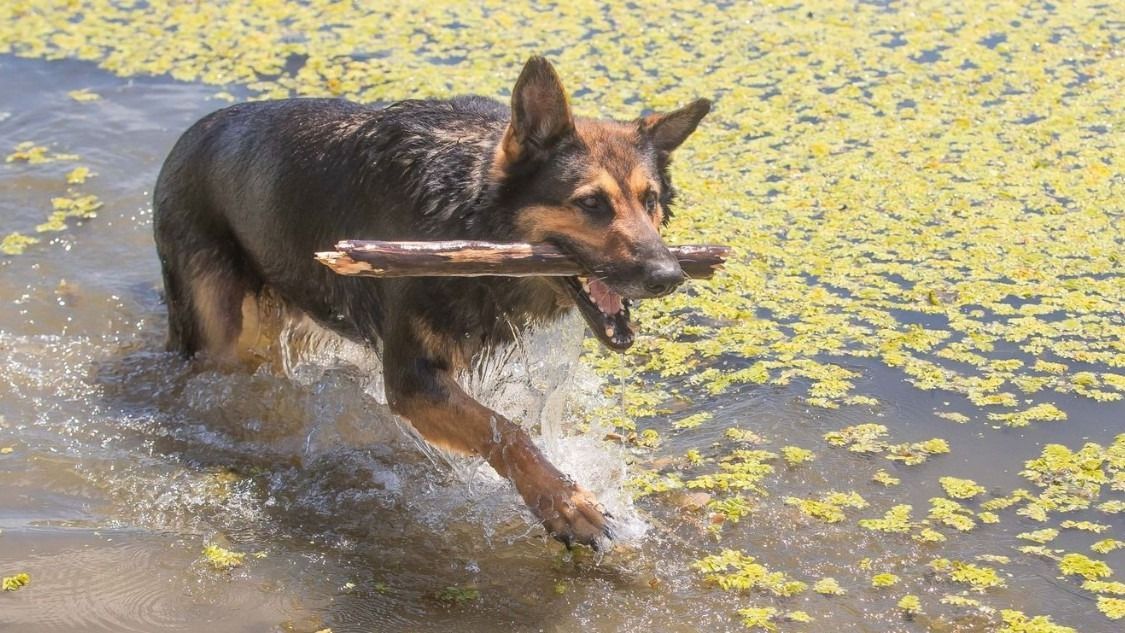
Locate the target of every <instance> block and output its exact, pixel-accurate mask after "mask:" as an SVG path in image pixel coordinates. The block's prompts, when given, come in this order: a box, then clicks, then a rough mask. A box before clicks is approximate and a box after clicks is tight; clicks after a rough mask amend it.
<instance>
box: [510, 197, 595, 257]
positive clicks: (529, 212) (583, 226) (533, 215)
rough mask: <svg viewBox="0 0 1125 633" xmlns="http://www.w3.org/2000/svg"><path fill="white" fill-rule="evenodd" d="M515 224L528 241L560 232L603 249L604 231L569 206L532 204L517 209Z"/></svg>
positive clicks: (561, 234)
mask: <svg viewBox="0 0 1125 633" xmlns="http://www.w3.org/2000/svg"><path fill="white" fill-rule="evenodd" d="M516 227H517V229H518V230H519V232H520V235H521V237H523V239H525V240H527V241H529V242H533V243H534V242H543V241H546V240H547V239H549V238H551V237H556V236H563V237H565V238H566V239H567V240H569V241H571V242H574V243H576V244H579V245H581V246H584V247H586V248H588V249H590V250H593V251H598V252H600V251H602V250H604V249H605V242H606V231H605V229H598V228H596V227H592V226H590V225H589V223H587V222H586V220H585V219H584V218H582V217H580V216H579V212H578V211H576V210H574V209H572V208H570V207H552V206H536V207H528V208H526V209H523V210H522V211H520V213H519V216H518V217H517V218H516Z"/></svg>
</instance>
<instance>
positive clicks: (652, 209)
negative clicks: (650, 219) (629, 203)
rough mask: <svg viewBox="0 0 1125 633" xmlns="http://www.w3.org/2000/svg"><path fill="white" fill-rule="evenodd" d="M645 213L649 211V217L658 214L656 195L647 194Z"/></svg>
mask: <svg viewBox="0 0 1125 633" xmlns="http://www.w3.org/2000/svg"><path fill="white" fill-rule="evenodd" d="M645 211H648V213H649V215H652V214H653V213H656V194H655V193H652V192H651V191H650V192H648V193H647V194H645Z"/></svg>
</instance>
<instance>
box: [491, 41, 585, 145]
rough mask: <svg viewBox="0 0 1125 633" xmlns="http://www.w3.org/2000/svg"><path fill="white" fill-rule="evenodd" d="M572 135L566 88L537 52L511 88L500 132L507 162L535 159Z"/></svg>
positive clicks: (572, 126) (552, 68)
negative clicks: (507, 120) (507, 112)
mask: <svg viewBox="0 0 1125 633" xmlns="http://www.w3.org/2000/svg"><path fill="white" fill-rule="evenodd" d="M573 134H574V119H573V118H572V117H571V115H570V105H569V104H568V103H567V100H566V90H565V89H564V88H563V85H562V81H560V80H559V76H558V73H556V72H555V69H554V67H553V66H551V62H548V61H547V60H546V59H544V58H542V57H539V56H538V55H536V56H534V57H532V58H531V59H529V60H527V64H525V65H524V67H523V72H521V73H520V78H519V79H517V80H516V86H515V88H512V120H511V122H510V123H508V130H507V131H506V132H505V133H504V140H503V145H502V147H503V150H504V157H505V159H506V160H507V162H508V164H513V163H517V162H521V161H527V160H535V159H537V158H539V157H541V156H542V155H543V154H545V153H546V152H548V151H550V149H551V148H552V147H554V146H555V145H556V144H557V143H558V142H559V141H561V140H563V139H565V138H567V137H569V136H571V135H573Z"/></svg>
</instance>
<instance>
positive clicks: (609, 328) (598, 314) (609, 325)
mask: <svg viewBox="0 0 1125 633" xmlns="http://www.w3.org/2000/svg"><path fill="white" fill-rule="evenodd" d="M567 282H568V283H569V285H570V288H571V290H573V291H574V295H575V299H576V303H577V304H578V311H579V312H581V313H582V316H583V318H585V319H586V323H587V324H588V325H589V326H590V329H591V330H593V332H594V335H595V336H597V337H598V340H600V341H601V342H602V344H604V345H605V346H606V347H608V348H610V349H615V350H618V351H624V350H627V349H629V347H630V346H631V345H632V344H633V329H632V327H631V325H630V323H629V300H628V299H626V298H624V297H622V296H621V295H619V294H617V293H616V292H614V291H613V290H611V289H610V287H609V286H607V285H606V284H605V283H604V282H602V281H600V280H598V279H590V278H587V277H568V278H567Z"/></svg>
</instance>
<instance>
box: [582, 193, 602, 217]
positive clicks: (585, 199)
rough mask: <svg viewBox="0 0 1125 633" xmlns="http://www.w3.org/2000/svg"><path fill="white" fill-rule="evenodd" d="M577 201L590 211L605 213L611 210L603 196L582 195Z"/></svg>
mask: <svg viewBox="0 0 1125 633" xmlns="http://www.w3.org/2000/svg"><path fill="white" fill-rule="evenodd" d="M576 202H577V203H578V206H580V207H582V209H583V210H585V211H588V212H590V213H598V214H604V213H607V212H608V211H609V207H608V206H607V205H606V203H605V200H604V199H603V198H602V197H601V196H582V197H581V198H579V199H578V200H577V201H576Z"/></svg>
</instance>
